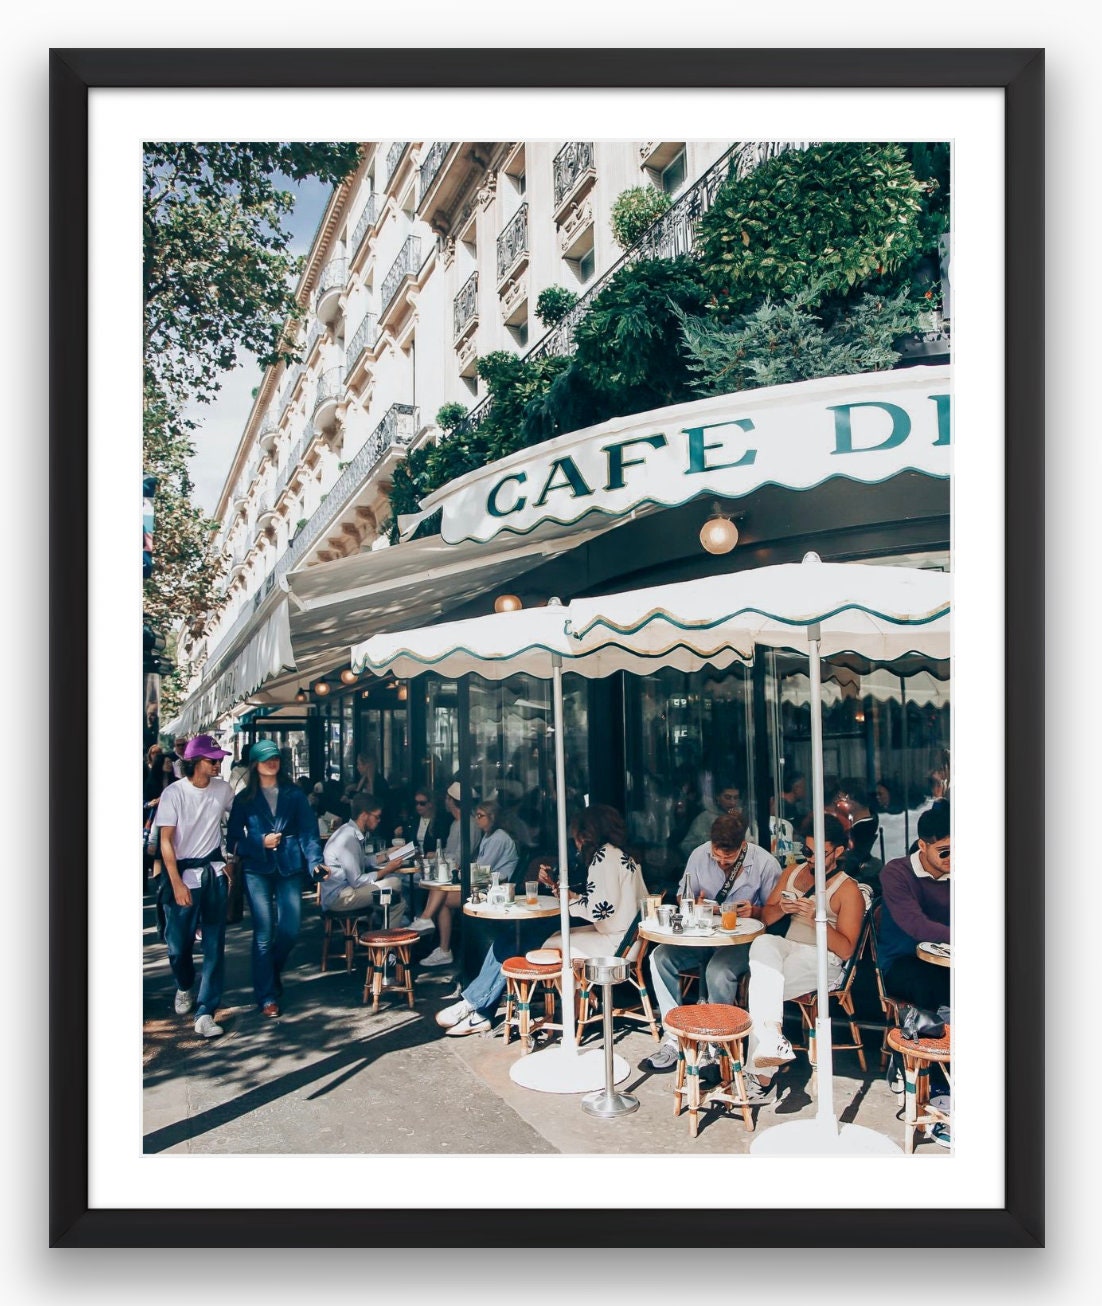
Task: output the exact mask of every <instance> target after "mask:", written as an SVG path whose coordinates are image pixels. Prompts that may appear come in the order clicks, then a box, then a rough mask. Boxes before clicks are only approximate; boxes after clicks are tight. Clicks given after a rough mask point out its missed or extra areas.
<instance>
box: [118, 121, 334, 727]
mask: <svg viewBox="0 0 1102 1306" xmlns="http://www.w3.org/2000/svg"><path fill="white" fill-rule="evenodd" d="M358 161H359V145H357V144H355V143H353V144H343V145H329V144H311V143H296V144H272V143H259V144H256V143H248V142H245V143H228V142H224V143H211V144H195V143H187V142H182V143H181V142H174V143H154V144H148V145H146V147H145V151H144V174H143V183H144V184H143V207H142V217H143V254H144V289H145V302H144V328H145V329H144V344H143V349H144V354H143V364H144V413H143V419H144V420H143V466H144V470H145V472H146V473H148V474H150V475H154V476H156V477H157V478H158V485H157V492H156V496H155V499H154V512H155V521H154V539H153V575H152V576H151V577H150V578H149V580H147V581H146V582H145V592H144V606H145V613H146V618H147V620H148V621H149V622H150V623H151V624H152V625H153V626H154V627H155V628H156V629H158V630H160V631H161V632H162V633H164V634H165V635H166V637H168V638H169V639H170V640H171V638H172V631H173V627H174V625H175V624H176V623H177V622H180V621H182V622H183V623H184V624H185V627H186V626H191V627H192V628H194V629H198V628H199V626H200V624H201V622H202V620H203V619H204V618H205V617H206V616H207V614H208V613H209V612H210V611H211V610H212V608H213V606H214V603H215V600H216V594H215V587H216V584H217V582H218V578H219V576H220V573H221V571H222V568H221V565H220V563H219V562H218V560H217V559H215V558H214V557H213V556H212V555H211V552H210V544H211V539H212V532H213V531H214V530H215V529H216V528H217V525H218V523H217V522H213V521H210V520H209V519H207V517H206V515H205V514H204V513H203V512H201V511H200V510H199V509H198V508H196V507H194V506H193V504H192V502H191V495H192V491H193V488H194V487H193V485H192V482H191V478H190V476H189V475H188V460H189V459H190V458H191V457H192V456H193V455H194V453H195V446H194V442H193V435H194V433H195V431H196V429H197V428H196V424H195V423H194V422H191V421H188V420H186V419H185V418H184V417H183V413H184V412H185V410H186V408H187V406H188V405H189V403H191V402H193V401H195V400H198V401H200V402H209V401H210V400H211V399H212V398H213V397H214V395H215V394H216V393H217V391H218V390H219V389H220V386H221V382H220V377H221V374H222V373H223V372H226V371H228V370H230V369H231V368H233V367H234V366H235V365H236V364H237V362H238V359H239V357H240V354H241V352H242V351H248V352H250V353H253V354H256V355H257V357H258V359H259V361H260V363H261V364H262V365H268V364H270V363H273V362H275V361H277V360H278V359H281V358H282V359H285V360H287V361H290V360H291V359H292V358H293V357H294V356H293V354H291V353H290V352H289V350H288V349H287V348H286V345H285V341H284V330H285V327H286V324H287V322H288V320H293V319H295V318H298V317H300V316H301V312H302V310H301V309H300V308H299V306H298V304H297V302H296V300H295V295H294V292H295V285H294V281H295V277H296V274H297V273H298V270H299V267H300V260H298V259H296V258H294V257H292V256H291V255H290V254H289V253H288V245H289V242H290V236H291V233H290V231H289V230H288V229H287V228H286V227H285V226H284V223H283V220H284V218H285V217H286V216H287V215H288V214H289V213H290V212H291V211H292V209H293V207H294V194H293V192H292V191H291V190H288V189H286V185H285V183H286V181H287V180H288V179H289V180H290V181H292V182H294V181H301V180H304V179H305V178H307V177H316V178H318V179H319V180H321V181H322V182H327V183H329V184H335V183H337V182H339V181H341V180H342V179H343V178H344V177H345V176H347V175H348V173H349V172H351V171H352V170H353V169H354V168H355V167H356V166H357V164H358ZM185 671H186V669H183V668H182V669H181V672H179V673H177V674H175V675H173V676H170V677H166V678H165V680H164V681H163V683H162V712H163V713H164V714H166V715H167V714H171V713H172V712H173V711H174V710H175V708H176V707H177V706H178V704H179V697H180V694H181V692H182V683H181V682H182V680H183V678H184V674H183V673H184V672H185Z"/></svg>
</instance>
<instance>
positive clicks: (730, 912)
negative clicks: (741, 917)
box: [720, 903, 738, 930]
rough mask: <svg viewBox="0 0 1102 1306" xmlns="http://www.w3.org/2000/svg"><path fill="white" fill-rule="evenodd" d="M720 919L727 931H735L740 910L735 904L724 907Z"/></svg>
mask: <svg viewBox="0 0 1102 1306" xmlns="http://www.w3.org/2000/svg"><path fill="white" fill-rule="evenodd" d="M720 919H721V921H722V924H723V928H724V929H725V930H733V929H736V928H737V927H738V908H737V907H736V906H735V904H734V903H731V904H730V905H729V906H728V905H724V908H723V915H722V917H721V918H720Z"/></svg>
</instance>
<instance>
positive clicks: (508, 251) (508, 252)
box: [497, 204, 528, 281]
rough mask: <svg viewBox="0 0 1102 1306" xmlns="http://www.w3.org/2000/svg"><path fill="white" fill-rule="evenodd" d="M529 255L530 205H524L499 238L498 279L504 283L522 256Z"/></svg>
mask: <svg viewBox="0 0 1102 1306" xmlns="http://www.w3.org/2000/svg"><path fill="white" fill-rule="evenodd" d="M527 253H528V205H527V204H522V205H521V206H520V208H519V209H517V211H516V213H514V214H513V216H512V217H511V218H510V219H509V222H508V224H507V225H506V227H505V230H504V231H503V232H502V233H501V235H500V236H498V238H497V279H498V281H502V280H504V278H505V275H506V273H507V272H508V271H509V270H510V268H512V267H514V266H515V264H516V262H517V260H518V259H519V258H520V256H521V255H522V254H527Z"/></svg>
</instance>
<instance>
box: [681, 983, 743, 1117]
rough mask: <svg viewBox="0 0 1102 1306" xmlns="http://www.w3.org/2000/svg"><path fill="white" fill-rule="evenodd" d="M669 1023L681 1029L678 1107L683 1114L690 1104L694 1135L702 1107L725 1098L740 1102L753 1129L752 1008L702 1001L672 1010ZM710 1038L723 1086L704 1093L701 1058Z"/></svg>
mask: <svg viewBox="0 0 1102 1306" xmlns="http://www.w3.org/2000/svg"><path fill="white" fill-rule="evenodd" d="M665 1024H666V1029H667V1030H669V1031H670V1032H671V1033H673V1034H676V1035H677V1078H676V1080H675V1082H674V1089H673V1113H674V1115H675V1116H679V1115H680V1114H681V1112H682V1110H683V1108H684V1107H685V1106H688V1108H689V1137H690V1138H695V1137H696V1133H697V1127H698V1122H699V1115H700V1111H701V1108H702V1107H710V1106H712V1105H713V1104H719V1103H724V1104H725V1105H728V1106H734V1107H738V1109H739V1110H740V1111H741V1112H742V1123H743V1124H744V1125H745V1126H746V1128H747V1130H748V1131H750V1130H753V1128H754V1119H753V1116H752V1115H751V1114H750V1104H749V1102H748V1101H747V1100H746V1079H745V1077H744V1072H743V1062H742V1058H743V1053H744V1051H745V1040H746V1036H747V1035H748V1034H749V1033H750V1026H751V1020H750V1013H749V1012H748V1011H744V1010H743V1009H742V1007H731V1006H728V1005H727V1004H726V1003H718V1002H697V1003H694V1004H692V1005H691V1006H687V1007H674V1008H673V1010H672V1011H671V1012H669V1013H668V1015H667V1016H666V1021H665ZM709 1043H712V1044H714V1045H715V1047H716V1057H717V1061H718V1063H719V1087H718V1088H716V1089H715V1090H714V1091H713V1092H711V1093H709V1094H708V1096H707V1098H706V1099H702V1098H701V1092H700V1068H699V1065H698V1062H699V1058H700V1051H701V1048H702V1047H706V1046H707V1045H708V1044H709ZM686 1081H687V1082H686ZM732 1090H733V1091H732ZM685 1099H687V1101H686V1100H685Z"/></svg>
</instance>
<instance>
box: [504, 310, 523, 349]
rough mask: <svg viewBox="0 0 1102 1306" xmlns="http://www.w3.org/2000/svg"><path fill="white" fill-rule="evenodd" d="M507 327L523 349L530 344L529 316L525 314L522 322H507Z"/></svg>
mask: <svg viewBox="0 0 1102 1306" xmlns="http://www.w3.org/2000/svg"><path fill="white" fill-rule="evenodd" d="M505 329H506V330H507V331H508V332H509V334H510V335H511V336H512V337H513V339H514V340H515V341H516V342H517V344H518V345H519V346H520V347H521V349H523V348H524V347H525V346H526V345H527V344H528V317H527V315H525V317H524V318H523V320H522V321H520V322H507V323H506V324H505Z"/></svg>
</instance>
